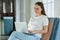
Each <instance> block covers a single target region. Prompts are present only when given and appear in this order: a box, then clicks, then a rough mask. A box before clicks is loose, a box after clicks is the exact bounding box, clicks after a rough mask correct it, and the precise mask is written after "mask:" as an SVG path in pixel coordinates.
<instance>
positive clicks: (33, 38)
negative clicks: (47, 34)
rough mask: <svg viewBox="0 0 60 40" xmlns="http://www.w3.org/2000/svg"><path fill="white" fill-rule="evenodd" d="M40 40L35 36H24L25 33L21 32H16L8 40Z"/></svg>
mask: <svg viewBox="0 0 60 40" xmlns="http://www.w3.org/2000/svg"><path fill="white" fill-rule="evenodd" d="M14 39H16V40H20V39H21V40H40V38H39V37H37V36H35V35H27V34H24V33H19V32H16V31H14V32H13V33H12V34H11V36H10V37H9V39H8V40H14Z"/></svg>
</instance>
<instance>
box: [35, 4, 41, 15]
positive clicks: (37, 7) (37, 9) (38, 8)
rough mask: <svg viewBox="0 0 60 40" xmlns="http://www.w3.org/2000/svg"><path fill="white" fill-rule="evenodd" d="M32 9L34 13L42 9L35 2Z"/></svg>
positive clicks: (38, 12)
mask: <svg viewBox="0 0 60 40" xmlns="http://www.w3.org/2000/svg"><path fill="white" fill-rule="evenodd" d="M34 11H35V13H36V14H40V13H41V11H42V8H41V7H40V6H39V5H37V4H35V5H34Z"/></svg>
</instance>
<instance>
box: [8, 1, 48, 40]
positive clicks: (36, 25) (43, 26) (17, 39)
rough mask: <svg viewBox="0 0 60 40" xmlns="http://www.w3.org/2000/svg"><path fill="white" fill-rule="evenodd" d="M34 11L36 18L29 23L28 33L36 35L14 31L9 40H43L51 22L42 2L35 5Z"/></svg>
mask: <svg viewBox="0 0 60 40" xmlns="http://www.w3.org/2000/svg"><path fill="white" fill-rule="evenodd" d="M34 11H35V13H36V16H34V17H31V18H30V21H29V23H28V31H29V32H31V33H34V34H33V35H27V34H24V33H19V32H16V31H14V32H12V34H11V36H10V37H9V39H8V40H41V38H42V35H43V34H45V33H47V32H48V23H49V21H48V17H47V16H46V14H45V10H44V6H43V3H42V2H36V3H35V5H34Z"/></svg>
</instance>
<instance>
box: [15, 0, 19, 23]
mask: <svg viewBox="0 0 60 40" xmlns="http://www.w3.org/2000/svg"><path fill="white" fill-rule="evenodd" d="M15 4H16V5H15V6H16V21H18V22H20V0H16V2H15Z"/></svg>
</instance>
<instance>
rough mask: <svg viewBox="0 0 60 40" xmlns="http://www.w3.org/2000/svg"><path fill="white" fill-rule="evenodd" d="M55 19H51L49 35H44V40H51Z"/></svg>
mask: <svg viewBox="0 0 60 40" xmlns="http://www.w3.org/2000/svg"><path fill="white" fill-rule="evenodd" d="M53 22H54V18H49V25H48V33H47V34H44V35H43V37H42V40H49V39H50V35H51V32H52V28H53Z"/></svg>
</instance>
